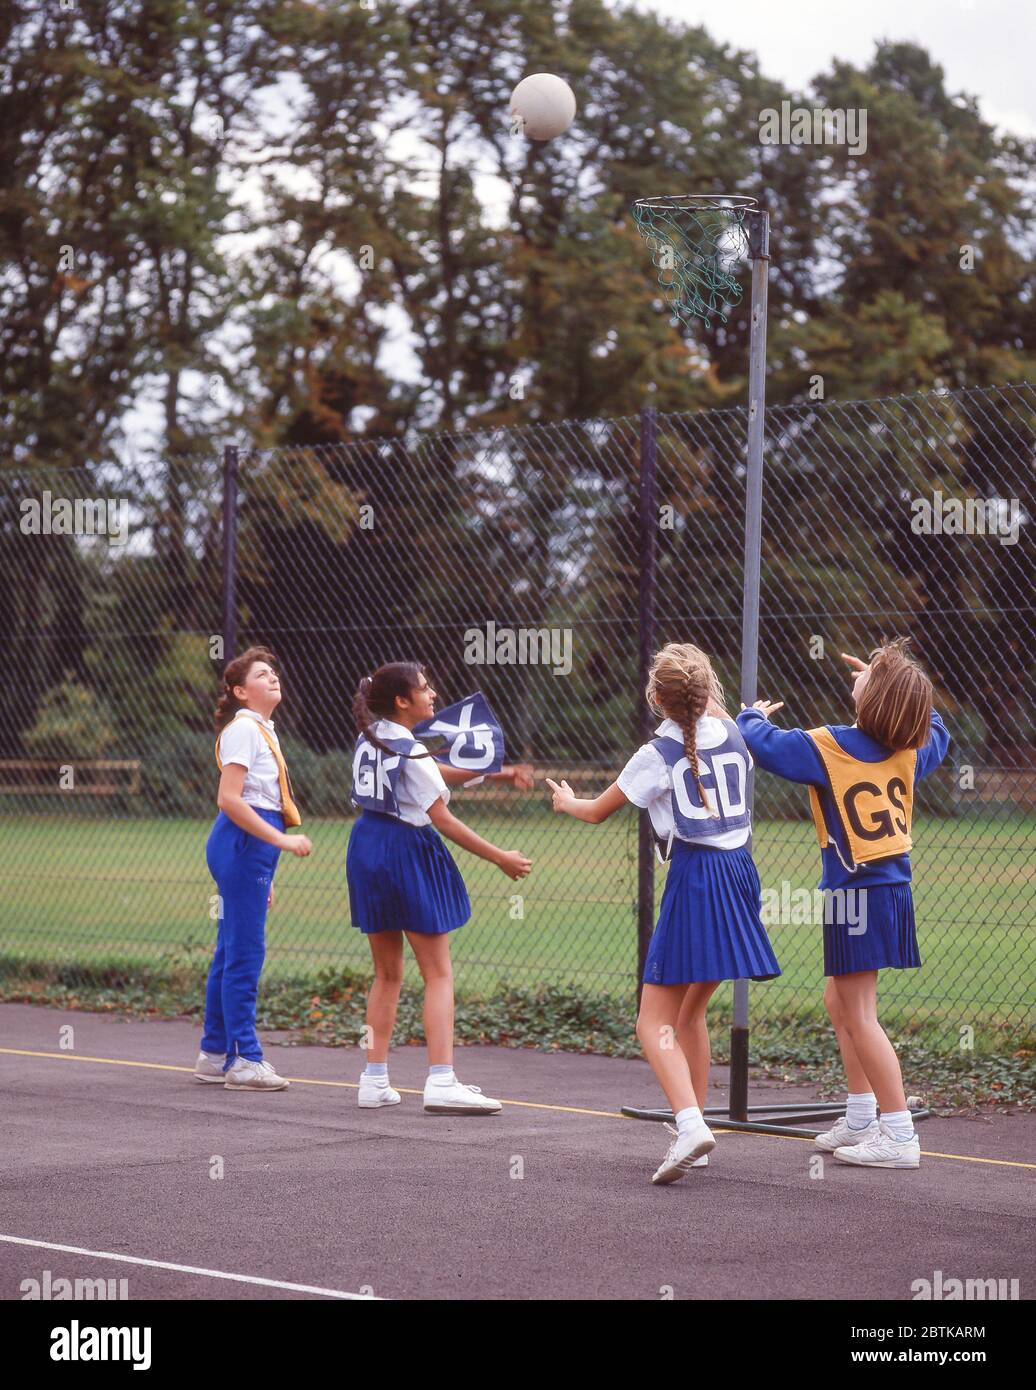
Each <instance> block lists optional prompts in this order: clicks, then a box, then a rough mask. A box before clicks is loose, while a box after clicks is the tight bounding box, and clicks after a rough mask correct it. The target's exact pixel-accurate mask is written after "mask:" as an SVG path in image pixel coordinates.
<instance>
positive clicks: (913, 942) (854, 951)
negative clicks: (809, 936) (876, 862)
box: [824, 883, 921, 975]
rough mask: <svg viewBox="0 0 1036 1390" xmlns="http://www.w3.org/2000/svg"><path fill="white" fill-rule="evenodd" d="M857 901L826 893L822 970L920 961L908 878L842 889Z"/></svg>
mask: <svg viewBox="0 0 1036 1390" xmlns="http://www.w3.org/2000/svg"><path fill="white" fill-rule="evenodd" d="M843 891H844V892H846V893H850V892H851V893H852V897H853V899H854V900H855V901H845V902H840V901H839V894H838V892H831V893H825V894H824V974H825V975H852V974H854V973H855V972H856V971H857V970H914V969H916V968H917V966H919V965H920V964H921V957H920V955H919V954H918V950H917V928H916V926H915V925H914V898H913V894H912V893H911V891H910V884H909V883H883V884H879V885H878V886H877V887H875V888H858V889H855V890H852V889H845V890H843Z"/></svg>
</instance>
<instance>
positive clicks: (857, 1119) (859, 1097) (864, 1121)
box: [845, 1091, 878, 1129]
mask: <svg viewBox="0 0 1036 1390" xmlns="http://www.w3.org/2000/svg"><path fill="white" fill-rule="evenodd" d="M845 1118H846V1122H847V1124H848V1125H849V1128H850V1129H866V1128H867V1126H868V1125H872V1124H873V1123H874V1121H875V1120H876V1119H877V1118H878V1102H877V1101H876V1100H875V1099H874V1092H873V1091H860V1092H859V1093H858V1094H856V1095H854V1094H853V1093H852V1091H850V1092H849V1096H848V1100H847V1103H846V1107H845Z"/></svg>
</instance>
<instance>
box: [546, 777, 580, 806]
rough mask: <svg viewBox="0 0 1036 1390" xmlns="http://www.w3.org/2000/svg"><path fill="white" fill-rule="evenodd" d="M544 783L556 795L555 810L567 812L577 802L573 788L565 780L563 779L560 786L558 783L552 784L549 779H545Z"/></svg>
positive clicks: (554, 798)
mask: <svg viewBox="0 0 1036 1390" xmlns="http://www.w3.org/2000/svg"><path fill="white" fill-rule="evenodd" d="M544 781H545V782H546V783H547V786H548V787H549V788H550V789H551V791H552V792H553V793H554V796H553V806H554V810H555V811H567V810H568V809H569V807H570V806H571V805H572V803H573V801H575V799H576V796H575V792H573V790H572V788H571V787H570V786H569V785H568V783H567V782H566V781H565V780H564V778H562V780H561V785H560V786H558V784H557V782H552V781H551V779H550V778H549V777H546V778H544Z"/></svg>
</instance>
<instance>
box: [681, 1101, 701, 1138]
mask: <svg viewBox="0 0 1036 1390" xmlns="http://www.w3.org/2000/svg"><path fill="white" fill-rule="evenodd" d="M701 1122H702V1113H701V1111H700V1110H699V1109H698V1107H697V1106H696V1105H689V1106H688V1107H687V1109H686V1110H678V1111H677V1112H676V1128H677V1130H678V1131H679V1133H680V1134H686V1133H687V1131H688V1130H689V1129H693V1127H694V1126H695V1125H700V1124H701Z"/></svg>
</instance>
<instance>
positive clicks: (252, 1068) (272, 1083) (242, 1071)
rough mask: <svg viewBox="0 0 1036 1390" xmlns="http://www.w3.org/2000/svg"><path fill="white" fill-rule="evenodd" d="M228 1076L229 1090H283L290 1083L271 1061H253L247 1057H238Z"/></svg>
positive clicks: (227, 1085) (228, 1071) (227, 1084)
mask: <svg viewBox="0 0 1036 1390" xmlns="http://www.w3.org/2000/svg"><path fill="white" fill-rule="evenodd" d="M226 1078H227V1080H226V1087H227V1090H228V1091H283V1090H286V1089H287V1087H288V1085H289V1083H288V1082H287V1081H285V1079H284V1077H283V1076H278V1075H277V1073H276V1072H275V1071H274V1069H273V1067H272V1066H271V1065H270V1063H269V1062H251V1061H249V1060H248V1058H247V1057H238V1058H236V1059H235V1061H234V1063H233V1065H232V1066H231V1067H230V1068H229V1069H228V1070H227V1073H226Z"/></svg>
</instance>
